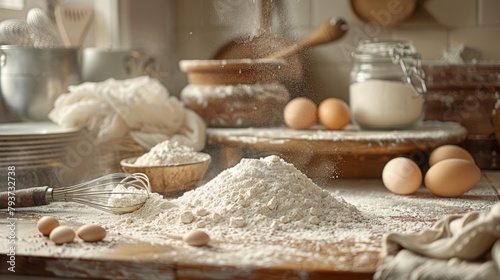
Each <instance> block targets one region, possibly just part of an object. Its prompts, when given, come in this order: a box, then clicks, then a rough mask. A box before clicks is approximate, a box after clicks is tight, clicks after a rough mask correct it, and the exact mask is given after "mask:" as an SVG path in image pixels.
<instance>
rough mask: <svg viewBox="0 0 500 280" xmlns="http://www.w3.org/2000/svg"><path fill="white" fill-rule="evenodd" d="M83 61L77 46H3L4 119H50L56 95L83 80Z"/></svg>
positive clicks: (0, 75)
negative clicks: (49, 114) (81, 63)
mask: <svg viewBox="0 0 500 280" xmlns="http://www.w3.org/2000/svg"><path fill="white" fill-rule="evenodd" d="M80 62H81V59H80V51H79V49H78V48H44V49H42V48H33V47H21V46H12V45H4V46H0V94H1V97H2V99H1V100H0V102H3V104H0V109H1V110H2V111H4V112H3V115H4V117H3V118H4V120H3V121H43V120H48V113H49V112H50V111H51V110H52V108H53V106H54V101H55V100H56V98H57V97H58V96H59V95H60V94H62V93H64V92H67V90H68V86H69V85H76V84H79V83H81V73H80V71H81V70H80V68H81V67H80ZM1 115H2V114H0V118H1ZM0 121H2V120H1V119H0Z"/></svg>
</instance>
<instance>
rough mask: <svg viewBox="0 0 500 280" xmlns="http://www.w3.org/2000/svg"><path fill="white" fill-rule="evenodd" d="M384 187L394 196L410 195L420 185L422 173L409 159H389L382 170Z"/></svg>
mask: <svg viewBox="0 0 500 280" xmlns="http://www.w3.org/2000/svg"><path fill="white" fill-rule="evenodd" d="M382 181H383V182H384V185H385V187H386V188H387V189H388V190H389V191H391V192H393V193H396V194H412V193H414V192H415V191H417V189H418V188H419V187H420V186H421V185H422V171H420V168H419V167H418V165H417V164H416V163H415V162H413V161H412V160H411V159H409V158H405V157H397V158H393V159H391V160H390V161H389V162H388V163H387V164H386V165H385V166H384V169H383V170H382Z"/></svg>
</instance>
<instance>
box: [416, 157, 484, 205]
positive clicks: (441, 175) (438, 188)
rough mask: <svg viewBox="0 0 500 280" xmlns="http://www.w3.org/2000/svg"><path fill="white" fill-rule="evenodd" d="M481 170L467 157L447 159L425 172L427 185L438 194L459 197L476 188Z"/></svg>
mask: <svg viewBox="0 0 500 280" xmlns="http://www.w3.org/2000/svg"><path fill="white" fill-rule="evenodd" d="M480 179H481V170H480V169H479V167H477V166H476V165H475V164H474V163H472V162H470V161H469V160H465V159H457V158H451V159H445V160H441V161H439V162H437V163H436V164H434V165H433V166H432V167H431V168H429V170H428V171H427V173H426V174H425V179H424V182H425V186H426V187H427V189H428V190H429V191H430V192H432V193H433V194H435V195H437V196H442V197H457V196H460V195H462V194H463V193H465V192H467V191H469V190H470V189H472V188H474V187H475V186H476V185H477V183H478V182H479V180H480Z"/></svg>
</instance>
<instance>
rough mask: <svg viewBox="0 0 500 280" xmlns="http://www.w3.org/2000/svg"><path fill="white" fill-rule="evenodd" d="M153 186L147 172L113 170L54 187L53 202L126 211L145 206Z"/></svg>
mask: <svg viewBox="0 0 500 280" xmlns="http://www.w3.org/2000/svg"><path fill="white" fill-rule="evenodd" d="M150 191H151V185H150V183H149V179H148V177H147V176H146V175H145V174H143V173H134V174H128V173H112V174H108V175H105V176H102V177H100V178H96V179H94V180H91V181H88V182H84V183H80V184H76V185H73V186H68V187H62V188H57V189H52V192H51V197H52V201H66V202H68V201H71V202H76V203H80V204H84V205H87V206H91V207H93V208H96V209H99V210H102V211H105V212H109V213H114V214H123V213H128V212H132V211H135V210H137V209H139V208H140V207H142V205H144V203H146V200H147V199H148V197H149V192H150Z"/></svg>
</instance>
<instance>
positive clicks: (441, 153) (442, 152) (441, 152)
mask: <svg viewBox="0 0 500 280" xmlns="http://www.w3.org/2000/svg"><path fill="white" fill-rule="evenodd" d="M450 158H460V159H465V160H468V161H470V162H472V163H475V161H474V158H473V157H472V155H471V154H470V153H469V152H468V151H467V150H466V149H464V148H462V147H460V146H456V145H443V146H439V147H437V148H436V149H434V150H433V151H432V152H431V154H430V155H429V166H433V165H434V164H436V163H437V162H439V161H441V160H444V159H450Z"/></svg>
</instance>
